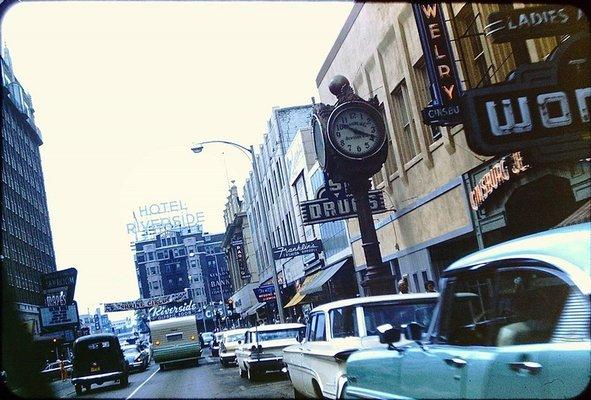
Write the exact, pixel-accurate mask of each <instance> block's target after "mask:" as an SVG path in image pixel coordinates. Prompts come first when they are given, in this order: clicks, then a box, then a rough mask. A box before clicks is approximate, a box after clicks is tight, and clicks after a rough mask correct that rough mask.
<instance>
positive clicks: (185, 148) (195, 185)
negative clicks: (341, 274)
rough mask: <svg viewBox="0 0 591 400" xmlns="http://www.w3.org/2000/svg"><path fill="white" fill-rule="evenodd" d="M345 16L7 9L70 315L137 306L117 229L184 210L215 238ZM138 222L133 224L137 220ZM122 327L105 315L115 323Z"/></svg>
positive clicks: (165, 5) (333, 10) (269, 10)
mask: <svg viewBox="0 0 591 400" xmlns="http://www.w3.org/2000/svg"><path fill="white" fill-rule="evenodd" d="M352 6H353V4H352V3H351V2H344V1H343V2H301V3H299V2H297V3H296V2H278V3H268V2H239V3H236V2H127V3H121V2H38V3H28V4H27V3H21V4H18V5H16V6H14V7H12V8H11V9H10V10H9V11H8V13H7V14H6V15H5V17H4V19H3V20H2V25H1V28H2V41H3V42H4V43H5V44H6V46H7V47H8V48H9V50H10V54H11V57H12V61H13V67H14V71H15V74H16V76H17V78H18V79H19V81H20V82H21V83H22V85H23V86H24V87H25V90H27V91H28V93H30V95H31V96H32V99H33V105H34V107H35V118H36V122H37V126H38V127H39V128H40V129H41V132H42V134H43V140H44V144H43V146H42V147H41V158H42V164H43V173H44V175H45V188H46V191H47V200H48V206H49V214H50V218H51V229H52V232H53V242H54V248H55V253H56V258H57V265H58V269H64V268H68V267H72V266H74V267H76V268H77V269H78V283H77V287H76V300H77V301H78V305H79V310H80V313H85V312H86V309H87V308H90V311H91V312H93V310H94V308H95V307H97V306H98V304H99V303H104V302H110V301H125V300H133V299H136V298H138V297H139V290H138V287H137V282H136V278H135V269H134V263H133V254H132V252H131V250H130V247H129V244H130V241H131V240H132V239H133V238H132V237H131V236H129V235H128V234H127V232H126V224H127V223H129V222H131V221H132V220H133V216H132V211H134V210H137V209H138V207H140V206H142V205H146V204H152V203H159V202H165V201H171V200H183V201H184V202H186V203H188V205H189V207H190V209H192V210H195V211H202V212H203V213H204V215H205V223H204V229H205V230H206V231H209V232H211V233H214V232H223V231H224V223H223V218H222V211H223V208H224V204H225V202H226V196H227V195H228V180H227V177H228V178H229V179H230V180H236V183H237V186H238V187H239V190H240V191H241V190H242V185H243V183H244V180H245V178H246V176H247V172H248V171H249V170H250V161H249V160H248V159H247V157H246V156H245V155H244V154H242V153H241V152H240V151H239V150H237V149H234V148H232V147H228V146H223V145H209V146H207V147H206V148H205V149H204V151H203V153H201V154H199V155H195V154H194V153H192V152H191V151H190V147H191V144H193V143H194V142H199V141H205V140H212V139H225V140H230V141H235V142H238V143H241V144H244V145H247V146H248V145H250V144H255V145H258V144H259V143H261V141H262V135H263V133H264V131H265V129H266V121H267V120H268V119H269V117H270V115H271V109H272V107H273V106H280V107H285V106H294V105H302V104H308V103H310V97H311V96H316V97H317V96H318V93H317V90H316V86H315V79H316V75H317V73H318V71H319V69H320V67H321V65H322V63H323V62H324V60H325V58H326V56H327V55H328V52H329V50H330V48H331V47H332V45H333V43H334V42H335V40H336V38H337V36H338V33H339V31H340V29H341V27H342V26H343V24H344V22H345V20H346V18H347V16H348V14H349V12H350V10H351V8H352ZM136 213H137V211H136ZM123 316H125V314H122V313H118V314H114V315H111V318H112V319H113V318H116V319H118V318H120V317H123Z"/></svg>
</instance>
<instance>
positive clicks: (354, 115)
mask: <svg viewBox="0 0 591 400" xmlns="http://www.w3.org/2000/svg"><path fill="white" fill-rule="evenodd" d="M349 117H351V119H355V118H356V117H357V114H355V113H354V112H352V113H349Z"/></svg>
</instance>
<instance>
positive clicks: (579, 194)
mask: <svg viewBox="0 0 591 400" xmlns="http://www.w3.org/2000/svg"><path fill="white" fill-rule="evenodd" d="M441 7H442V12H443V14H444V18H443V19H444V20H445V21H446V23H445V24H446V28H447V30H448V33H449V35H450V37H451V41H450V45H451V48H452V50H453V52H454V59H455V60H457V61H455V62H454V66H455V68H456V70H457V71H458V74H459V79H460V80H461V85H462V89H463V90H466V89H471V88H476V87H482V86H487V85H491V84H495V83H498V82H502V81H504V80H505V79H506V78H507V76H509V74H510V72H511V71H513V70H514V69H515V67H516V65H518V64H519V63H523V57H522V56H520V57H519V58H518V57H517V56H516V55H517V54H520V53H518V49H516V48H513V45H512V44H508V43H505V44H493V43H491V42H490V40H489V39H487V37H486V35H485V34H484V26H485V25H486V23H487V22H486V21H487V17H488V15H489V14H490V13H492V12H494V11H498V10H499V9H501V8H503V9H507V8H513V7H518V6H514V5H509V4H507V5H498V4H475V3H443V4H441ZM559 40H560V38H556V37H550V38H539V39H532V40H529V41H528V42H527V44H526V46H525V54H526V57H525V58H526V61H527V62H537V61H541V60H544V59H545V57H546V56H547V55H548V54H549V53H550V52H551V51H552V49H554V47H555V46H556V45H557V43H558V41H559ZM516 60H518V61H516ZM335 75H344V76H345V77H347V78H348V80H349V81H350V82H351V86H352V87H353V88H354V90H355V92H356V93H357V94H358V95H359V96H361V97H363V98H365V99H367V98H369V97H373V96H374V95H376V96H377V98H378V100H379V102H380V103H381V107H382V110H383V112H384V115H385V123H386V128H387V131H388V132H387V136H388V157H387V160H386V162H385V164H384V166H383V168H382V170H381V171H380V172H379V173H378V174H376V175H375V176H374V177H373V179H372V181H373V186H374V187H375V188H377V189H381V190H383V191H384V193H385V200H386V205H387V207H388V208H389V209H390V210H391V211H389V212H386V213H383V214H376V215H374V221H375V226H376V229H377V235H378V239H379V242H380V248H381V252H382V258H383V260H384V261H385V262H387V263H388V264H389V266H390V269H391V272H392V274H393V275H395V277H396V280H398V279H400V278H401V277H402V276H403V275H407V276H408V280H409V284H410V290H411V291H412V292H420V291H424V283H425V281H427V280H430V279H433V280H437V279H438V277H439V274H440V272H441V271H442V270H443V269H445V268H446V267H447V266H448V265H449V264H450V263H451V262H453V261H454V260H456V259H458V258H460V257H461V256H463V255H465V254H467V253H470V252H472V251H474V250H477V249H478V248H479V247H484V246H489V245H491V244H494V243H498V242H500V241H504V240H508V239H511V238H513V237H517V236H521V235H524V234H527V233H532V232H536V231H541V230H544V229H547V228H549V227H552V226H554V225H555V224H556V223H558V222H559V221H560V220H561V219H564V218H566V217H567V216H568V215H570V214H571V213H572V212H574V211H575V210H576V209H577V208H578V207H580V206H582V204H583V203H584V202H585V201H586V199H588V198H589V197H590V196H591V192H590V189H589V188H590V183H589V182H590V179H589V176H590V175H589V161H588V160H581V161H576V162H567V163H561V164H558V163H552V164H549V163H537V164H534V163H532V162H530V161H529V160H528V159H527V157H526V155H521V154H517V155H515V156H514V155H509V154H507V155H506V157H522V161H523V164H524V165H527V170H523V171H521V173H520V174H519V176H515V177H513V178H512V179H511V180H510V182H508V183H506V184H503V185H502V186H500V187H499V188H496V189H495V191H496V193H495V196H491V197H490V198H488V199H487V200H486V202H485V203H486V204H484V203H483V204H479V205H478V207H476V208H474V207H473V205H472V204H471V200H470V199H471V195H472V197H473V191H474V190H475V189H477V188H478V185H479V183H481V178H482V177H483V176H484V175H485V174H486V172H487V171H488V170H489V169H490V168H492V167H493V166H494V165H495V163H497V162H498V161H499V160H500V158H502V157H503V156H501V157H499V159H490V157H484V156H481V155H478V154H476V153H474V152H472V151H471V150H469V148H468V144H467V141H466V132H465V131H464V128H463V125H456V126H454V127H452V128H446V127H435V126H427V125H425V124H423V122H422V117H421V110H422V109H423V108H424V107H425V106H426V105H427V104H428V103H429V101H431V93H430V89H429V85H430V81H429V78H428V73H427V70H426V66H425V60H424V55H423V50H422V47H421V43H420V39H419V35H418V31H417V26H416V22H415V18H414V15H413V10H412V6H411V4H406V3H357V4H355V6H354V7H353V9H352V11H351V13H350V15H349V17H348V19H347V21H346V22H345V25H344V26H343V28H342V31H341V33H340V35H339V36H338V38H337V40H336V42H335V44H334V45H333V47H332V49H331V51H330V52H329V54H328V56H327V58H326V60H325V62H324V64H323V65H322V67H321V68H320V71H319V73H318V76H317V79H316V84H317V87H318V90H319V93H320V99H321V101H322V102H323V103H327V104H334V103H335V101H336V98H335V97H334V96H333V95H332V94H331V93H330V91H329V83H330V80H331V79H332V78H333V77H334V76H335ZM347 228H348V232H349V240H350V242H351V246H352V251H353V259H354V264H355V269H356V271H357V278H358V281H359V282H361V281H362V280H363V279H364V276H365V270H366V263H365V257H364V254H363V250H362V247H361V237H360V233H359V226H358V223H357V221H356V220H354V219H351V220H348V221H347ZM392 290H393V291H395V290H396V288H394V287H393V288H392Z"/></svg>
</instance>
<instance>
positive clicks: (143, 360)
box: [121, 344, 150, 372]
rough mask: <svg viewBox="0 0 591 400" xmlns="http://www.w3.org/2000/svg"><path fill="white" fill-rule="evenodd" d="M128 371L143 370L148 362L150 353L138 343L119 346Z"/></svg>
mask: <svg viewBox="0 0 591 400" xmlns="http://www.w3.org/2000/svg"><path fill="white" fill-rule="evenodd" d="M121 350H123V356H124V357H125V360H126V361H127V364H128V365H129V371H130V372H131V371H145V370H146V368H148V364H149V363H150V354H149V353H148V352H147V351H145V348H144V347H143V346H141V345H139V344H128V345H126V346H121Z"/></svg>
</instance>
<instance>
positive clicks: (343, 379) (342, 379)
mask: <svg viewBox="0 0 591 400" xmlns="http://www.w3.org/2000/svg"><path fill="white" fill-rule="evenodd" d="M346 384H347V375H345V374H343V375H340V376H339V377H338V378H337V384H336V388H337V393H336V398H337V399H341V398H343V395H344V393H343V389H344V388H345V385H346Z"/></svg>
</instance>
